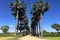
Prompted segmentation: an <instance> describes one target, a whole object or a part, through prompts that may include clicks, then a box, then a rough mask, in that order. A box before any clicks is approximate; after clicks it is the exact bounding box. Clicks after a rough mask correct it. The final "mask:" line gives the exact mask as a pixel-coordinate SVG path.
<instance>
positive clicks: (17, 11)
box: [16, 11, 18, 40]
mask: <svg viewBox="0 0 60 40" xmlns="http://www.w3.org/2000/svg"><path fill="white" fill-rule="evenodd" d="M17 39H18V11H17V16H16V40H17Z"/></svg>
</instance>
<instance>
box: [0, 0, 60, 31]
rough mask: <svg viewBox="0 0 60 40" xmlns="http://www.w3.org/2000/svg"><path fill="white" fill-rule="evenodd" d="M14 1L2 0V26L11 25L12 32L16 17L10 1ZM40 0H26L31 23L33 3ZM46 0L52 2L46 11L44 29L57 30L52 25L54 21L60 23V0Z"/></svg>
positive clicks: (0, 3)
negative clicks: (12, 12) (12, 11)
mask: <svg viewBox="0 0 60 40" xmlns="http://www.w3.org/2000/svg"><path fill="white" fill-rule="evenodd" d="M11 1H14V0H0V27H1V26H3V25H9V26H10V29H9V31H10V32H13V31H14V30H15V24H16V20H15V19H14V17H13V16H12V15H11V11H10V10H11V9H10V8H9V7H10V6H9V2H11ZM37 1H39V0H25V3H26V4H27V9H26V15H27V17H28V19H29V25H30V23H31V21H30V18H31V16H30V10H31V5H32V4H33V3H34V2H37ZM44 1H45V2H49V3H50V6H51V8H50V10H49V11H47V12H45V14H44V15H43V18H42V27H43V29H45V30H47V31H49V32H55V31H56V30H54V29H52V28H51V25H52V24H54V23H58V24H60V19H59V18H60V0H44Z"/></svg>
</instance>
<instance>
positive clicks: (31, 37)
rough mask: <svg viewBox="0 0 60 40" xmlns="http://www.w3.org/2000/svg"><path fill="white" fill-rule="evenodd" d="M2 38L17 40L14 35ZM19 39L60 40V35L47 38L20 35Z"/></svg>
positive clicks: (1, 38)
mask: <svg viewBox="0 0 60 40" xmlns="http://www.w3.org/2000/svg"><path fill="white" fill-rule="evenodd" d="M0 40H15V38H14V37H0ZM19 40H60V37H46V38H38V37H34V36H30V35H27V36H24V37H20V38H19Z"/></svg>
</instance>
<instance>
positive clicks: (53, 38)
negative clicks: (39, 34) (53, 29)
mask: <svg viewBox="0 0 60 40" xmlns="http://www.w3.org/2000/svg"><path fill="white" fill-rule="evenodd" d="M47 38H48V39H50V40H60V37H47Z"/></svg>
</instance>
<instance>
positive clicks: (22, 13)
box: [10, 0, 28, 34]
mask: <svg viewBox="0 0 60 40" xmlns="http://www.w3.org/2000/svg"><path fill="white" fill-rule="evenodd" d="M10 7H11V11H12V15H13V16H14V17H15V19H16V34H18V30H20V32H21V31H22V30H24V29H26V30H28V29H27V27H28V19H27V16H26V5H25V3H24V1H20V2H19V0H15V2H10Z"/></svg>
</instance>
